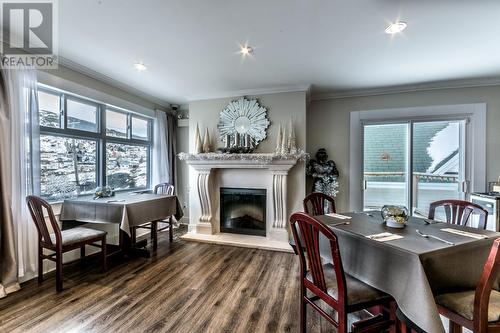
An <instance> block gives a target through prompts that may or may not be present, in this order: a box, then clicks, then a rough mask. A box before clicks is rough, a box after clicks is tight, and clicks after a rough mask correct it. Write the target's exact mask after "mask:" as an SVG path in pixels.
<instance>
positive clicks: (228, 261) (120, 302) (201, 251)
mask: <svg viewBox="0 0 500 333" xmlns="http://www.w3.org/2000/svg"><path fill="white" fill-rule="evenodd" d="M178 235H179V233H178V232H177V233H176V237H175V240H174V242H173V243H172V244H170V243H169V242H168V236H167V234H166V233H162V234H161V236H160V242H159V246H158V251H157V253H156V254H154V255H153V256H152V258H149V259H145V258H129V259H127V260H115V261H112V262H111V263H110V267H109V270H108V272H107V273H106V274H101V273H100V272H99V268H98V266H99V265H98V262H97V261H96V262H95V265H92V262H90V263H87V264H86V266H85V267H82V266H81V265H78V264H74V265H70V266H68V267H65V279H64V287H65V290H64V291H63V292H62V293H59V294H57V293H56V292H55V284H54V276H53V274H52V275H51V274H49V276H48V278H47V279H46V280H45V281H44V283H43V284H42V285H40V286H39V285H38V284H37V283H36V281H29V282H27V283H25V284H24V285H23V288H22V290H21V291H19V292H16V293H14V294H11V295H9V296H8V297H6V298H4V299H2V300H0V332H192V333H194V332H298V331H299V330H298V322H299V304H298V297H299V296H298V295H299V284H298V275H297V274H298V260H297V258H296V257H295V256H294V255H293V254H289V253H280V252H272V251H264V250H255V249H247V248H238V247H231V246H220V245H211V244H203V243H193V242H185V241H182V240H180V239H179V238H178ZM94 267H95V268H94ZM309 318H310V323H309V328H310V329H309V332H332V327H331V326H330V325H329V324H328V323H327V322H326V321H325V320H323V319H320V318H319V316H318V315H317V314H315V313H312V312H310V315H309Z"/></svg>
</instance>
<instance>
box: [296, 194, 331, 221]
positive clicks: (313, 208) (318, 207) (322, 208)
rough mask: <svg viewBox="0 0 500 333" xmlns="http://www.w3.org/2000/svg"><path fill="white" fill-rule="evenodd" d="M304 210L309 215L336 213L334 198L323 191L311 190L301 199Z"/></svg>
mask: <svg viewBox="0 0 500 333" xmlns="http://www.w3.org/2000/svg"><path fill="white" fill-rule="evenodd" d="M303 204H304V212H306V213H307V214H309V215H311V216H316V215H324V214H325V213H336V211H335V200H334V199H333V198H332V197H331V196H329V195H326V194H324V193H321V192H313V193H311V194H309V195H308V196H306V197H305V198H304V201H303Z"/></svg>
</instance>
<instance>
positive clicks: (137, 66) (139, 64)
mask: <svg viewBox="0 0 500 333" xmlns="http://www.w3.org/2000/svg"><path fill="white" fill-rule="evenodd" d="M134 67H135V69H137V70H138V71H139V72H142V71H145V70H146V69H148V68H147V67H146V65H144V63H143V62H136V63H134Z"/></svg>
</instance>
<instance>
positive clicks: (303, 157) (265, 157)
mask: <svg viewBox="0 0 500 333" xmlns="http://www.w3.org/2000/svg"><path fill="white" fill-rule="evenodd" d="M177 157H178V158H179V159H180V160H181V161H193V160H198V161H237V160H240V161H252V162H255V163H270V162H272V161H275V160H291V159H296V160H297V161H307V159H308V158H309V154H308V153H306V152H304V151H303V150H297V152H296V153H295V154H276V153H259V154H255V153H253V154H245V153H243V154H223V153H208V154H190V153H179V154H177Z"/></svg>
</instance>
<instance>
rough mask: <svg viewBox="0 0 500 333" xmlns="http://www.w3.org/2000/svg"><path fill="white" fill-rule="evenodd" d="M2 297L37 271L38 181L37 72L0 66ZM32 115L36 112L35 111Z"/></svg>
mask: <svg viewBox="0 0 500 333" xmlns="http://www.w3.org/2000/svg"><path fill="white" fill-rule="evenodd" d="M0 73H1V75H0V76H1V81H0V95H1V96H0V297H4V296H6V294H8V293H10V292H12V291H15V290H17V289H19V283H18V280H19V278H22V277H27V278H31V277H33V276H34V274H35V272H36V251H37V242H38V238H37V232H36V228H35V226H34V224H33V223H32V221H31V218H30V216H29V213H28V210H27V207H26V203H25V198H26V195H28V194H31V193H33V184H35V183H36V182H37V180H36V179H37V178H36V176H35V175H34V174H35V170H34V168H33V167H32V166H33V165H35V166H36V165H37V164H36V163H30V161H31V160H32V158H33V157H32V156H38V154H37V153H36V152H37V151H38V147H37V144H38V140H31V137H32V136H35V137H37V136H36V132H37V131H38V121H37V119H36V117H37V116H38V111H37V106H38V103H37V98H36V96H37V87H36V71H35V70H34V69H31V68H24V69H10V70H4V69H1V68H0ZM31 112H32V113H31Z"/></svg>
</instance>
